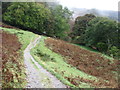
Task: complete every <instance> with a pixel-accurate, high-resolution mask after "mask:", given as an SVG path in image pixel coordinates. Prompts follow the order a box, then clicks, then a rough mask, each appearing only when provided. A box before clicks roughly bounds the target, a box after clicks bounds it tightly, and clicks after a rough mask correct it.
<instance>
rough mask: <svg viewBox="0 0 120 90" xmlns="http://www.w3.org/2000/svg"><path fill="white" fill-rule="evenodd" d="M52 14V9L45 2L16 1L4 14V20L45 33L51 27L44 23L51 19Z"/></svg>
mask: <svg viewBox="0 0 120 90" xmlns="http://www.w3.org/2000/svg"><path fill="white" fill-rule="evenodd" d="M50 15H51V12H50V10H49V9H47V8H45V6H44V5H43V4H37V3H34V2H32V3H30V2H24V3H23V2H14V3H11V5H10V6H9V7H8V8H7V10H6V12H5V13H4V14H3V20H4V21H5V22H7V23H9V24H11V25H15V26H17V27H20V28H23V29H27V30H34V31H36V32H41V33H43V32H45V31H47V30H48V29H49V28H48V27H44V25H45V24H46V22H48V21H49V19H50Z"/></svg>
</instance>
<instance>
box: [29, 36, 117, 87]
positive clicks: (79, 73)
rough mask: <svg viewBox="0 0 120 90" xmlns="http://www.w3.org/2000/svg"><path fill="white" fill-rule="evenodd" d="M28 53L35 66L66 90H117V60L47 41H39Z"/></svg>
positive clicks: (65, 44)
mask: <svg viewBox="0 0 120 90" xmlns="http://www.w3.org/2000/svg"><path fill="white" fill-rule="evenodd" d="M31 53H32V55H33V56H34V58H35V60H36V61H37V62H38V63H39V64H41V65H42V66H43V67H44V68H46V69H47V70H48V71H50V72H51V73H53V74H54V75H55V76H56V77H57V78H59V79H60V80H61V81H62V82H63V83H64V84H67V85H69V86H70V87H80V88H91V87H96V88H116V87H118V74H117V70H118V68H117V66H118V60H115V59H108V58H107V57H105V56H103V55H102V54H100V53H95V52H92V51H89V50H86V49H83V48H81V47H79V46H76V45H72V44H70V43H67V42H64V41H61V40H57V39H53V38H48V37H42V40H41V41H40V43H39V44H38V45H37V46H36V47H35V48H34V49H32V51H31Z"/></svg>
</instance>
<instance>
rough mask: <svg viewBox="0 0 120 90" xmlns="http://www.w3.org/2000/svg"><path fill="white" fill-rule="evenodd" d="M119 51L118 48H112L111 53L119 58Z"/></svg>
mask: <svg viewBox="0 0 120 90" xmlns="http://www.w3.org/2000/svg"><path fill="white" fill-rule="evenodd" d="M119 51H120V50H119V49H118V48H117V47H116V46H112V47H111V48H110V50H109V53H110V55H111V56H112V57H118V54H119Z"/></svg>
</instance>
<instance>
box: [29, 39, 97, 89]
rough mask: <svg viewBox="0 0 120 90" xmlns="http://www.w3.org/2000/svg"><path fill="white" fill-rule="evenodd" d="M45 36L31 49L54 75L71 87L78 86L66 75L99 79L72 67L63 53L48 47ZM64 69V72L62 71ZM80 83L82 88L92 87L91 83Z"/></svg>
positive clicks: (36, 57) (35, 56) (37, 58)
mask: <svg viewBox="0 0 120 90" xmlns="http://www.w3.org/2000/svg"><path fill="white" fill-rule="evenodd" d="M45 38H46V37H42V38H41V40H40V42H39V44H37V45H36V47H35V48H33V49H32V50H31V54H32V56H33V57H34V58H35V60H36V61H37V62H38V63H39V64H40V65H42V66H43V67H44V68H46V69H47V70H48V71H50V72H51V73H52V74H53V75H55V76H56V77H57V78H58V79H59V80H61V81H62V82H63V83H64V84H66V85H68V86H70V87H76V86H75V85H73V84H72V83H70V82H69V81H68V80H67V79H65V78H64V77H76V76H80V77H83V78H85V79H89V80H96V81H97V80H98V79H97V78H96V77H94V76H91V75H88V74H86V73H84V72H82V71H80V70H78V69H76V68H75V67H72V66H71V65H69V64H67V63H66V62H65V60H64V58H63V57H62V56H61V55H58V54H57V53H54V52H52V51H51V50H50V49H48V48H47V47H46V46H45V43H44V39H45ZM63 71H64V74H63V73H62V72H63ZM80 83H81V84H80V85H79V86H78V87H80V88H90V87H91V86H90V84H88V83H84V82H80Z"/></svg>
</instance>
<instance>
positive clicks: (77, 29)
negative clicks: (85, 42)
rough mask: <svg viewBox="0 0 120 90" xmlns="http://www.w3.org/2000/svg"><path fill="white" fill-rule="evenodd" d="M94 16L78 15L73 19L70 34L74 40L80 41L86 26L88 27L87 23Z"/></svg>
mask: <svg viewBox="0 0 120 90" xmlns="http://www.w3.org/2000/svg"><path fill="white" fill-rule="evenodd" d="M93 18H95V15H93V14H86V15H84V16H79V17H77V18H76V19H75V24H74V27H73V32H72V33H71V36H72V38H73V40H75V42H78V43H79V42H80V40H81V39H82V38H83V37H84V33H85V30H86V28H87V27H88V23H89V21H90V20H92V19H93Z"/></svg>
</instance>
